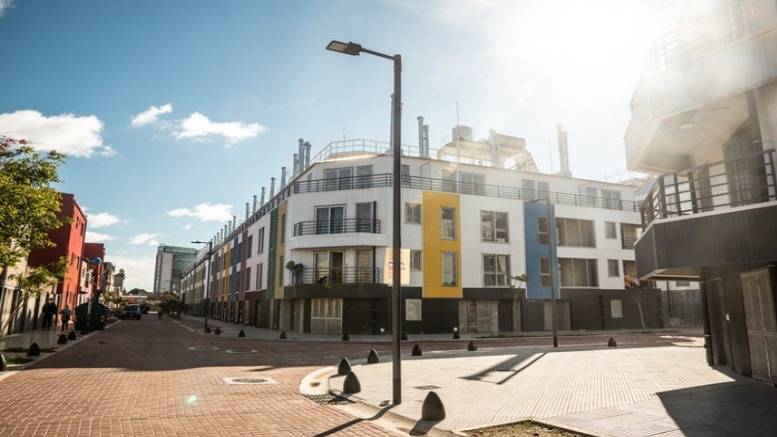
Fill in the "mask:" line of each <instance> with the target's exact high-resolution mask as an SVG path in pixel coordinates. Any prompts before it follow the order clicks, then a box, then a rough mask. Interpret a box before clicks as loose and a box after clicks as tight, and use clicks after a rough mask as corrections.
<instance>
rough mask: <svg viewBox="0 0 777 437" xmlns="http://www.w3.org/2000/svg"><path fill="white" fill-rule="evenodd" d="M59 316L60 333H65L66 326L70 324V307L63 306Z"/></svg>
mask: <svg viewBox="0 0 777 437" xmlns="http://www.w3.org/2000/svg"><path fill="white" fill-rule="evenodd" d="M60 314H62V332H66V331H67V324H68V323H70V307H68V306H67V305H65V308H63V309H62V311H61V312H60Z"/></svg>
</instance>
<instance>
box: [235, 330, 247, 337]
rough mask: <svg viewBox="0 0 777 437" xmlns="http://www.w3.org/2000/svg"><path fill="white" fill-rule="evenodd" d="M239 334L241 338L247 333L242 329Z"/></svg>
mask: <svg viewBox="0 0 777 437" xmlns="http://www.w3.org/2000/svg"><path fill="white" fill-rule="evenodd" d="M237 336H238V337H240V338H245V336H246V333H245V332H244V331H243V330H242V329H241V330H240V332H238V333H237Z"/></svg>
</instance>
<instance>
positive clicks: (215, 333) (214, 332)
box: [213, 326, 221, 335]
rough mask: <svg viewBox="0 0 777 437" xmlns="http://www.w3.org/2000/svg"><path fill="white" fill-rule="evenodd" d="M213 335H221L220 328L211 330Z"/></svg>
mask: <svg viewBox="0 0 777 437" xmlns="http://www.w3.org/2000/svg"><path fill="white" fill-rule="evenodd" d="M213 335H221V328H219V327H218V326H216V329H214V330H213Z"/></svg>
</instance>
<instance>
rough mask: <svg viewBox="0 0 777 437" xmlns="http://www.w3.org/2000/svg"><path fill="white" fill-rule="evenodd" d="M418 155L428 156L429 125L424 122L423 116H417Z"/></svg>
mask: <svg viewBox="0 0 777 437" xmlns="http://www.w3.org/2000/svg"><path fill="white" fill-rule="evenodd" d="M418 155H419V156H420V157H421V158H428V157H429V125H428V124H424V117H423V116H419V117H418Z"/></svg>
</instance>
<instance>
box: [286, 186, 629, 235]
mask: <svg viewBox="0 0 777 437" xmlns="http://www.w3.org/2000/svg"><path fill="white" fill-rule="evenodd" d="M392 182H393V176H392V175H391V174H390V173H381V174H373V175H367V176H350V177H342V178H331V179H316V180H310V181H298V182H294V187H293V192H294V193H295V194H298V193H316V192H323V191H333V190H354V189H367V188H381V187H391V186H392ZM402 187H403V188H409V189H417V190H425V191H440V192H448V193H459V194H470V195H476V196H486V197H501V198H505V199H517V200H525V201H531V200H542V199H548V198H549V199H550V201H551V202H552V203H555V204H559V205H573V206H587V207H590V208H602V209H614V210H619V211H633V212H637V211H638V210H639V208H638V207H639V203H638V202H635V201H632V200H621V199H614V198H605V197H593V196H585V195H582V194H574V193H561V192H554V191H542V190H535V189H526V188H521V187H519V186H506V185H488V184H477V183H470V182H461V181H453V180H447V179H433V178H427V177H422V176H407V175H405V176H402ZM311 223H315V222H311ZM309 226H310V225H309ZM312 226H314V227H315V225H312ZM295 232H296V230H295Z"/></svg>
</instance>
